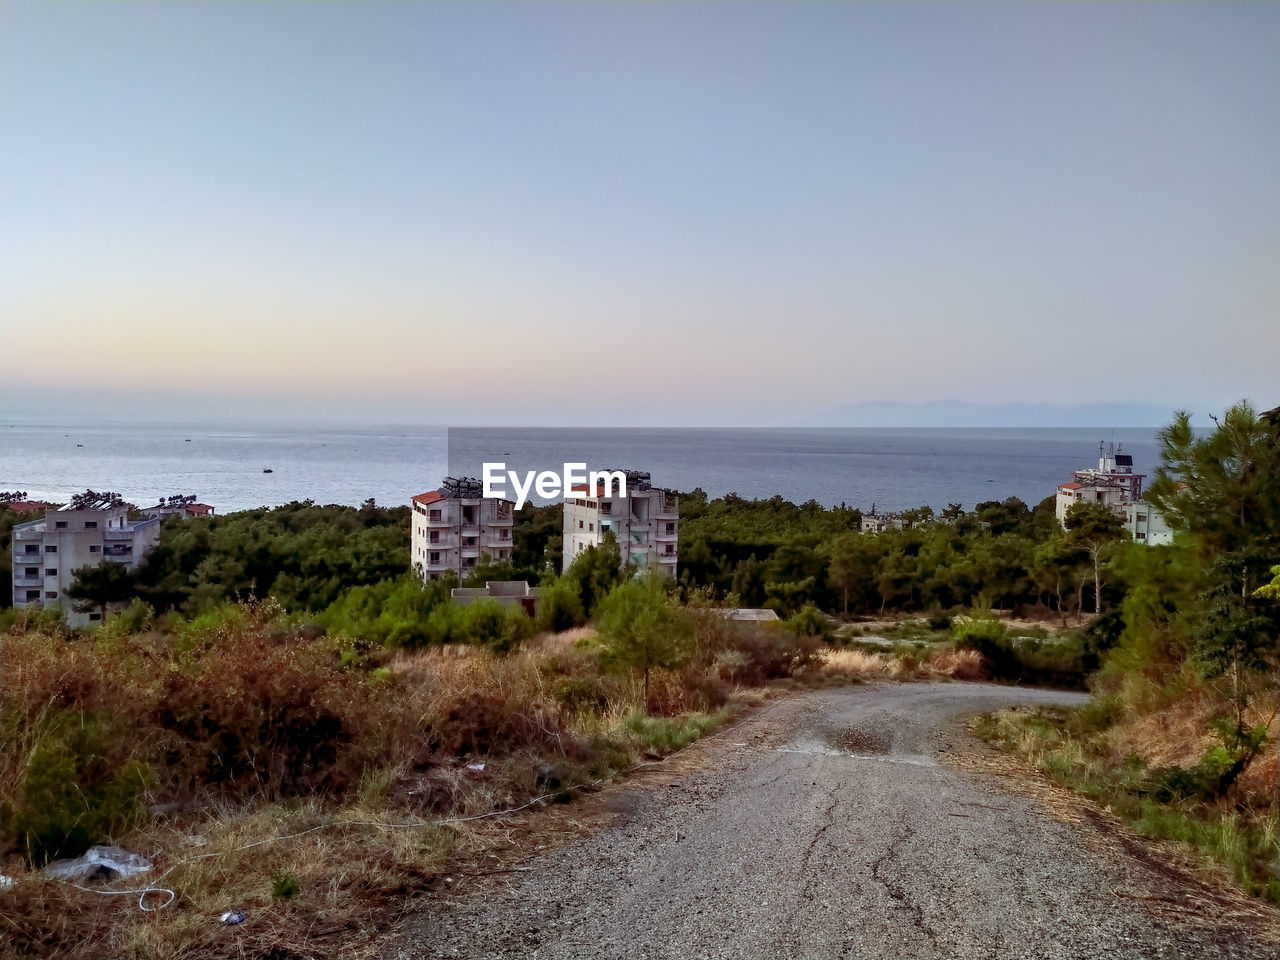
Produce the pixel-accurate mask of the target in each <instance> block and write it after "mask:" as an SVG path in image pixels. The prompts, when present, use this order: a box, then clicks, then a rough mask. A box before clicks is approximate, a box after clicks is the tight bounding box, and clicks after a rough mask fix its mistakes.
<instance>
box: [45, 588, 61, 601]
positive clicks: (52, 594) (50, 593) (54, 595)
mask: <svg viewBox="0 0 1280 960" xmlns="http://www.w3.org/2000/svg"><path fill="white" fill-rule="evenodd" d="M44 598H45V599H46V600H57V599H58V591H57V590H46V591H45V592H44Z"/></svg>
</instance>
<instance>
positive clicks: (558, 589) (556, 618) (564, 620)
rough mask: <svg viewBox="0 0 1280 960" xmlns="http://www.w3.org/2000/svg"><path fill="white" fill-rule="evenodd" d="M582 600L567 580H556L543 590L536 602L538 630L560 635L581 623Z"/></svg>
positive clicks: (575, 587) (572, 584)
mask: <svg viewBox="0 0 1280 960" xmlns="http://www.w3.org/2000/svg"><path fill="white" fill-rule="evenodd" d="M583 619H584V618H583V615H582V598H581V597H579V596H578V588H577V585H576V584H575V583H573V582H571V581H569V580H565V579H557V580H556V581H555V582H554V583H551V584H549V585H548V586H546V587H544V588H543V593H542V596H541V598H540V599H539V600H538V617H537V625H538V629H539V630H551V631H553V632H555V633H561V632H563V631H565V630H571V629H573V628H574V627H576V626H578V625H579V624H580V623H582V622H583Z"/></svg>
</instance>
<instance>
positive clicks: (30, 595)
mask: <svg viewBox="0 0 1280 960" xmlns="http://www.w3.org/2000/svg"><path fill="white" fill-rule="evenodd" d="M27 599H28V600H39V599H40V591H39V590H28V591H27Z"/></svg>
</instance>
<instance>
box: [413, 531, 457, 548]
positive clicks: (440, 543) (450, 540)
mask: <svg viewBox="0 0 1280 960" xmlns="http://www.w3.org/2000/svg"><path fill="white" fill-rule="evenodd" d="M419 542H420V543H421V544H422V547H423V549H424V550H454V549H456V548H457V546H458V538H457V537H456V536H454V535H453V534H452V533H442V534H440V538H439V539H438V540H432V539H431V537H430V536H429V535H428V536H426V537H424V538H423V539H422V540H421V541H419Z"/></svg>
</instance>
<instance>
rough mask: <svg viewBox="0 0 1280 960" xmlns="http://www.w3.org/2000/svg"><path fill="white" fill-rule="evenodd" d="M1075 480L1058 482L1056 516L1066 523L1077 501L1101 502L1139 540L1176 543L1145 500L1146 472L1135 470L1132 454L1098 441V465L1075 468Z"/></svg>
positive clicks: (1141, 541)
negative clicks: (1107, 447)
mask: <svg viewBox="0 0 1280 960" xmlns="http://www.w3.org/2000/svg"><path fill="white" fill-rule="evenodd" d="M1073 476H1074V477H1075V479H1074V480H1071V481H1069V482H1068V483H1060V484H1058V491H1057V497H1056V500H1055V503H1054V516H1056V517H1057V518H1058V523H1060V524H1062V525H1063V526H1066V522H1067V511H1069V510H1070V509H1071V508H1072V507H1073V506H1074V505H1076V504H1077V503H1101V504H1103V505H1105V506H1107V507H1109V508H1110V509H1111V511H1112V512H1113V513H1115V514H1116V515H1117V516H1119V517H1121V518H1122V519H1123V520H1124V526H1125V529H1126V530H1128V531H1129V535H1130V536H1131V537H1133V539H1134V540H1136V541H1137V542H1139V543H1145V544H1162V543H1172V542H1173V532H1172V531H1171V530H1170V529H1169V527H1168V525H1167V524H1166V523H1165V521H1164V517H1163V516H1161V514H1160V512H1159V511H1158V510H1156V508H1155V507H1153V506H1151V504H1149V503H1147V502H1146V501H1144V500H1143V499H1142V481H1143V480H1144V479H1145V478H1146V474H1143V473H1134V472H1133V457H1131V456H1129V455H1128V454H1125V453H1120V452H1119V447H1112V448H1111V449H1110V450H1104V448H1103V445H1102V444H1101V443H1100V444H1098V466H1097V467H1096V468H1093V467H1087V468H1085V469H1083V470H1076V471H1075V472H1074V474H1073Z"/></svg>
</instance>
